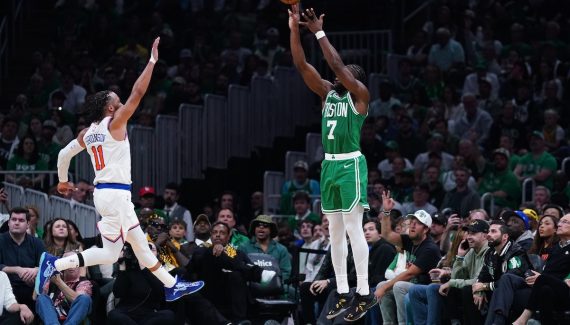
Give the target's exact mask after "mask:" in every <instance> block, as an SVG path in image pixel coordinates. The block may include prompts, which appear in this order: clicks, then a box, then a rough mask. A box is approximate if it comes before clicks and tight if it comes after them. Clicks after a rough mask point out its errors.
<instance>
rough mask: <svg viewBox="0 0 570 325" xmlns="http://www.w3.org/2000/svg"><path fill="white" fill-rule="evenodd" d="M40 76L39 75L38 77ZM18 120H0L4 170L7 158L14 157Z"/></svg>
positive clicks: (0, 157)
mask: <svg viewBox="0 0 570 325" xmlns="http://www.w3.org/2000/svg"><path fill="white" fill-rule="evenodd" d="M40 78H41V77H40ZM18 128H19V124H18V121H17V120H15V119H13V118H11V117H5V118H4V119H3V120H2V129H1V131H2V132H0V140H1V141H0V167H1V168H2V169H3V170H6V166H7V165H8V160H10V159H11V158H12V157H14V154H15V153H16V149H17V148H18V144H19V143H20V139H19V138H18Z"/></svg>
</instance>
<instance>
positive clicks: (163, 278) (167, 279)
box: [152, 266, 176, 288]
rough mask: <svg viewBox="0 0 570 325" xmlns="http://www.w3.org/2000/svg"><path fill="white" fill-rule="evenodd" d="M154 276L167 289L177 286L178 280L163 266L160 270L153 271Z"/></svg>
mask: <svg viewBox="0 0 570 325" xmlns="http://www.w3.org/2000/svg"><path fill="white" fill-rule="evenodd" d="M152 274H154V276H155V277H157V279H159V280H160V282H162V283H164V286H165V287H167V288H172V287H174V285H175V284H176V279H174V277H173V276H172V275H170V273H168V272H167V271H166V269H165V268H164V267H162V266H161V267H159V268H158V270H156V271H153V272H152Z"/></svg>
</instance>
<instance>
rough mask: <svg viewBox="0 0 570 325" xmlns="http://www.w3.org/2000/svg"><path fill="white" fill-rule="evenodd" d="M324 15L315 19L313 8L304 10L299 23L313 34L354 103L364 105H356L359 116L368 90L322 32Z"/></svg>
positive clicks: (366, 106) (366, 107)
mask: <svg viewBox="0 0 570 325" xmlns="http://www.w3.org/2000/svg"><path fill="white" fill-rule="evenodd" d="M324 17H325V14H321V16H320V17H318V18H317V15H316V14H315V11H314V10H313V8H311V9H307V10H305V12H304V13H303V18H305V20H306V21H304V22H300V24H301V25H303V26H307V28H309V30H310V31H311V32H312V33H313V34H315V36H316V37H317V39H318V41H319V45H320V46H321V49H322V50H323V55H324V57H325V60H326V61H327V63H328V65H329V67H330V68H331V70H332V71H333V72H334V74H335V75H336V77H337V78H338V80H339V81H340V82H341V83H342V85H343V86H344V87H345V88H346V89H348V91H349V92H350V93H352V94H354V95H355V96H356V98H355V99H356V101H357V102H360V103H363V104H364V105H357V107H356V109H357V110H358V112H359V113H360V114H366V112H367V111H368V102H369V101H370V94H369V93H368V88H366V86H365V85H364V84H363V83H362V82H360V81H358V80H357V79H356V78H355V77H354V75H353V74H352V72H351V71H350V70H349V69H348V68H347V67H346V66H345V65H344V63H343V62H342V59H341V58H340V55H339V54H338V52H337V51H336V49H335V48H334V47H333V46H332V44H331V43H330V42H329V40H328V38H327V37H326V35H325V32H324V31H323V18H324Z"/></svg>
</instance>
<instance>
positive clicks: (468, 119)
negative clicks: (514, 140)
mask: <svg viewBox="0 0 570 325" xmlns="http://www.w3.org/2000/svg"><path fill="white" fill-rule="evenodd" d="M492 123H493V118H492V117H491V115H489V113H487V112H486V111H483V110H482V109H480V108H479V107H478V105H477V98H476V97H475V95H473V94H464V95H463V112H461V113H460V114H459V117H458V118H457V119H456V120H455V121H454V124H453V134H455V135H456V136H457V137H458V138H461V139H468V140H471V141H473V143H476V144H478V145H483V144H484V143H485V141H487V138H488V137H489V130H490V129H491V124H492Z"/></svg>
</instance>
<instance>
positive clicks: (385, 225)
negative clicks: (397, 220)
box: [380, 191, 402, 248]
mask: <svg viewBox="0 0 570 325" xmlns="http://www.w3.org/2000/svg"><path fill="white" fill-rule="evenodd" d="M394 204H395V203H394V199H392V198H391V197H390V191H384V193H382V209H383V210H384V211H382V212H380V214H381V215H382V217H381V218H382V219H381V228H382V234H381V235H382V238H384V239H385V240H387V241H388V242H389V243H390V244H392V245H394V246H398V247H400V248H402V236H400V234H398V233H397V232H395V231H392V224H391V223H392V221H391V220H390V210H392V208H393V207H394Z"/></svg>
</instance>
